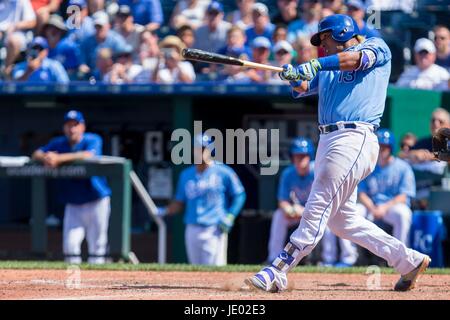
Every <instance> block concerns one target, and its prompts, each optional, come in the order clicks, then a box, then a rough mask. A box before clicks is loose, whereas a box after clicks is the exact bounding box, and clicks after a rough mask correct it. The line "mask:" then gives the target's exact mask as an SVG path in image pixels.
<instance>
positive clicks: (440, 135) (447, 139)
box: [433, 128, 450, 161]
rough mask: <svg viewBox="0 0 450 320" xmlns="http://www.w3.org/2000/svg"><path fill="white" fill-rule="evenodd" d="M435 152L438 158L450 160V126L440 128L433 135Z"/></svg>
mask: <svg viewBox="0 0 450 320" xmlns="http://www.w3.org/2000/svg"><path fill="white" fill-rule="evenodd" d="M433 153H434V156H435V157H436V159H439V160H442V161H450V128H440V129H439V130H438V132H437V133H436V134H435V135H434V136H433Z"/></svg>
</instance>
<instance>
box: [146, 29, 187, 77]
mask: <svg viewBox="0 0 450 320" xmlns="http://www.w3.org/2000/svg"><path fill="white" fill-rule="evenodd" d="M160 47H161V56H160V63H158V65H157V68H156V69H155V71H154V78H153V80H154V81H155V82H157V83H164V84H170V83H192V82H194V81H195V72H194V68H193V67H192V64H191V63H190V62H188V61H182V57H181V52H182V51H183V49H184V48H185V45H184V43H183V42H182V41H181V40H180V38H178V37H176V36H167V37H165V38H164V39H163V40H162V41H161V43H160Z"/></svg>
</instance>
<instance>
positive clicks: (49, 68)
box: [12, 37, 69, 83]
mask: <svg viewBox="0 0 450 320" xmlns="http://www.w3.org/2000/svg"><path fill="white" fill-rule="evenodd" d="M48 49H49V48H48V42H47V40H45V38H43V37H36V38H34V39H33V41H32V42H31V44H30V46H29V48H28V50H27V55H26V61H23V62H20V63H18V64H17V65H16V66H15V67H14V69H13V71H12V77H13V79H14V80H16V81H28V82H40V83H42V82H57V83H68V82H69V77H68V75H67V72H66V70H64V67H63V66H62V65H61V63H59V62H58V61H56V60H53V59H50V58H48V57H47V56H48Z"/></svg>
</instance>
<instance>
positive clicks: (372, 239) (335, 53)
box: [245, 14, 431, 292]
mask: <svg viewBox="0 0 450 320" xmlns="http://www.w3.org/2000/svg"><path fill="white" fill-rule="evenodd" d="M311 43H312V44H313V45H314V46H322V47H323V48H324V49H325V53H326V56H325V57H322V58H319V59H313V60H311V61H309V62H306V63H303V64H301V65H299V66H297V67H294V66H292V65H285V66H283V69H284V71H283V72H281V73H280V77H281V78H282V79H283V80H287V81H290V84H291V86H292V88H293V96H294V97H295V98H299V97H303V96H306V95H312V94H317V93H319V106H318V108H319V110H318V117H319V130H320V140H319V145H318V149H317V154H316V162H315V177H314V182H313V185H312V187H311V193H310V195H309V197H308V201H307V203H306V207H305V210H304V212H303V218H302V219H301V220H300V224H299V226H298V228H297V229H296V230H295V231H294V232H293V233H292V235H291V237H290V241H289V242H288V244H287V245H286V247H285V248H284V250H283V251H282V252H281V253H280V254H279V255H278V257H277V258H276V259H275V260H274V261H273V262H272V264H271V265H270V266H267V267H265V268H263V269H262V270H261V271H260V272H258V273H257V274H255V275H254V276H252V277H250V278H248V279H246V281H245V282H246V284H247V285H249V286H250V287H254V288H257V289H260V290H264V291H268V292H278V291H281V290H285V289H286V288H287V273H288V272H289V271H290V270H291V269H292V268H294V267H295V266H296V265H297V264H298V263H299V261H300V260H301V259H302V258H303V257H305V256H306V255H308V254H309V253H310V252H311V251H312V250H313V248H314V247H315V246H316V244H317V243H318V242H319V240H320V239H321V238H322V236H323V233H324V230H325V228H326V226H327V225H328V227H329V228H330V230H331V231H332V232H333V233H335V234H336V235H337V236H339V237H341V238H344V239H348V240H351V241H352V242H354V243H356V244H358V245H360V246H362V247H364V248H366V249H368V250H370V251H371V252H373V253H374V254H376V255H378V256H380V257H382V258H384V259H385V260H386V261H387V262H388V264H389V265H390V266H392V267H394V268H395V270H396V271H397V272H399V273H400V274H401V275H402V276H401V278H400V280H399V281H398V282H397V284H396V285H395V288H394V289H395V290H397V291H407V290H410V289H412V288H414V286H415V283H416V280H417V277H418V276H419V274H420V273H422V272H424V271H425V270H426V268H427V267H428V265H429V263H430V261H431V260H430V258H429V257H428V256H426V255H424V254H421V253H419V252H417V251H414V250H412V249H409V248H407V247H406V246H405V245H404V244H403V243H402V242H400V241H399V240H397V239H395V238H394V237H392V236H390V235H388V234H387V233H386V232H384V231H383V230H381V229H380V228H378V227H377V226H376V225H375V224H373V223H372V222H370V221H368V220H366V219H364V218H363V217H361V216H359V215H358V213H357V209H356V198H357V193H356V189H357V185H358V183H359V182H360V181H361V180H363V179H364V178H365V177H367V176H368V175H369V174H370V173H371V172H372V171H373V170H374V168H375V165H376V163H377V157H378V150H379V145H378V141H377V136H376V135H375V134H374V131H375V130H376V129H377V128H378V127H379V123H380V119H381V117H382V115H383V112H384V104H385V99H386V91H387V87H388V83H389V76H390V72H391V52H390V50H389V47H388V46H387V45H386V43H385V42H384V41H383V40H382V39H380V38H370V39H367V40H365V39H363V38H361V37H360V36H359V30H358V26H357V25H356V23H355V22H354V21H353V19H352V18H350V17H349V16H346V15H340V14H337V15H332V16H328V17H326V18H324V19H323V20H322V21H320V23H319V31H318V33H316V34H315V35H313V37H312V38H311Z"/></svg>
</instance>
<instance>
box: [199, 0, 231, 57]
mask: <svg viewBox="0 0 450 320" xmlns="http://www.w3.org/2000/svg"><path fill="white" fill-rule="evenodd" d="M223 14H224V12H223V6H222V4H221V3H220V2H218V1H213V2H211V3H210V5H209V6H208V9H207V10H206V24H204V25H202V26H201V27H199V28H198V29H197V30H196V32H195V47H196V48H197V49H201V50H206V51H212V52H217V51H219V49H220V48H222V47H224V46H225V42H226V37H227V31H228V29H230V27H231V24H230V23H229V22H226V21H224V20H223Z"/></svg>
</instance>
